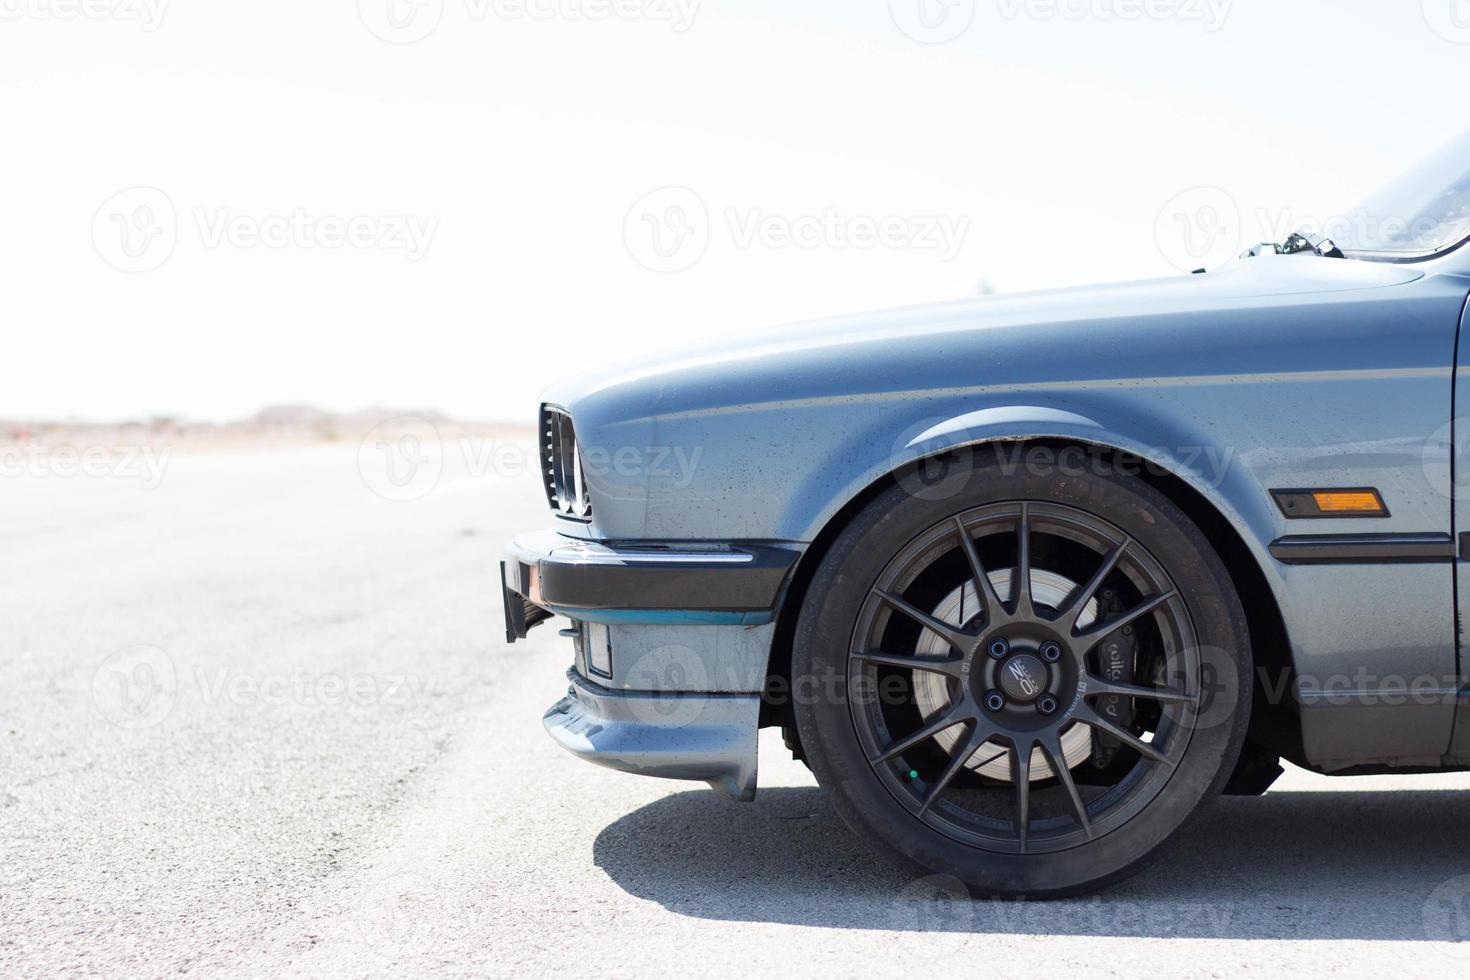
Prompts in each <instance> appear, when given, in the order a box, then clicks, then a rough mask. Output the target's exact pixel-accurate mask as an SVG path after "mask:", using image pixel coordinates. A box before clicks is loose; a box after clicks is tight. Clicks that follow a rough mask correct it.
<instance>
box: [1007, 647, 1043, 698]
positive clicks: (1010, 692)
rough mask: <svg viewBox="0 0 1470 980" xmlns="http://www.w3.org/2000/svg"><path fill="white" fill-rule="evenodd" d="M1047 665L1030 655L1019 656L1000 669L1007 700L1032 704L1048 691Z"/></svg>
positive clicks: (1012, 658)
mask: <svg viewBox="0 0 1470 980" xmlns="http://www.w3.org/2000/svg"><path fill="white" fill-rule="evenodd" d="M1046 684H1047V671H1046V664H1044V663H1042V662H1041V658H1040V657H1033V656H1032V655H1031V654H1029V653H1021V654H1017V655H1016V656H1014V657H1011V658H1010V659H1009V660H1007V661H1006V662H1005V663H1003V664H1001V667H1000V688H1001V690H1002V691H1004V692H1005V696H1006V699H1007V700H1009V701H1013V702H1016V703H1019V704H1030V703H1031V702H1033V701H1035V700H1036V699H1037V698H1039V697H1041V695H1042V694H1043V693H1044V692H1045V691H1046Z"/></svg>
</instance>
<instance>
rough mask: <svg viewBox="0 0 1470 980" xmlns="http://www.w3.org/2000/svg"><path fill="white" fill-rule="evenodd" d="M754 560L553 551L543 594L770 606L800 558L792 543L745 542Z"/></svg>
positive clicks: (551, 601) (589, 600)
mask: <svg viewBox="0 0 1470 980" xmlns="http://www.w3.org/2000/svg"><path fill="white" fill-rule="evenodd" d="M738 551H739V552H740V553H742V554H749V555H750V556H751V560H750V561H746V562H740V563H734V562H710V563H707V564H702V563H700V562H698V561H688V560H683V561H677V560H676V561H669V562H660V561H658V560H657V558H649V557H643V556H640V560H639V561H637V562H629V563H626V564H617V563H608V562H585V561H578V560H577V559H576V557H575V554H574V553H568V554H559V553H557V552H552V553H551V554H549V555H547V556H546V557H544V558H542V559H541V561H540V562H539V566H538V569H539V574H540V582H541V592H540V596H539V599H540V601H542V602H544V603H546V604H547V605H550V606H558V607H565V608H573V609H626V610H639V611H662V610H691V609H694V610H700V611H706V612H767V611H769V610H770V609H772V608H774V607H775V605H776V597H777V595H779V594H780V592H781V586H782V584H783V583H785V581H786V574H787V573H788V572H789V571H790V570H791V566H792V565H794V564H795V563H796V559H797V557H798V556H797V552H795V551H793V550H791V549H789V548H771V547H763V546H742V547H740V548H739V549H738Z"/></svg>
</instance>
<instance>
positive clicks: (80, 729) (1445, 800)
mask: <svg viewBox="0 0 1470 980" xmlns="http://www.w3.org/2000/svg"><path fill="white" fill-rule="evenodd" d="M467 448H469V447H466V446H464V445H456V444H454V443H452V442H451V443H450V444H449V445H447V446H446V450H445V454H444V467H443V471H442V473H438V474H437V478H436V479H433V480H419V481H418V482H414V481H409V482H408V483H407V484H405V485H399V484H398V483H394V482H393V481H392V480H388V481H387V482H385V480H384V475H383V474H382V473H380V472H375V471H374V469H373V467H374V466H375V465H377V463H375V462H374V459H373V456H372V453H371V452H366V453H364V454H362V455H360V453H359V450H358V447H356V446H342V447H332V448H325V449H296V450H289V451H275V452H263V451H262V452H255V453H239V454H233V455H220V454H214V455H211V454H196V455H182V454H179V455H176V456H175V457H174V458H172V459H170V460H169V461H168V463H167V467H166V470H165V471H164V473H163V477H162V480H161V482H158V484H157V486H145V485H144V483H145V482H147V481H146V480H143V479H139V478H138V477H136V476H130V475H128V474H126V473H122V472H118V473H113V474H112V475H109V476H63V475H59V474H46V473H40V474H34V475H24V476H17V475H10V476H7V477H5V479H4V480H3V481H0V548H3V552H0V553H3V556H4V560H3V561H0V976H40V975H54V974H61V973H75V974H105V975H137V976H159V977H161V976H180V975H199V976H208V977H216V976H231V975H240V976H260V975H266V976H323V975H335V976H362V975H399V974H402V973H404V972H407V973H409V975H413V974H417V973H421V972H428V971H433V972H436V973H443V974H446V975H487V974H488V975H497V976H507V975H545V974H553V973H555V974H560V975H564V976H565V975H580V976H619V977H632V976H639V977H644V976H689V975H701V974H705V973H710V974H729V975H735V974H739V975H742V976H748V975H772V976H778V975H779V976H788V975H791V974H793V973H795V974H798V975H803V976H828V975H832V976H852V975H859V974H861V975H868V976H875V975H886V974H888V973H889V972H891V971H893V970H894V969H899V970H902V971H903V975H907V976H919V975H936V976H949V975H961V974H964V975H969V976H974V975H976V974H977V973H978V974H979V975H983V976H987V977H1006V976H1039V977H1057V976H1080V977H1090V976H1138V975H1142V974H1143V973H1145V972H1147V973H1148V974H1150V975H1163V976H1217V975H1221V974H1230V973H1235V972H1237V971H1239V970H1242V969H1244V968H1247V967H1255V968H1256V969H1263V968H1269V969H1270V970H1272V971H1273V972H1279V973H1281V974H1291V975H1295V976H1308V975H1318V974H1344V975H1390V974H1392V975H1400V974H1407V975H1413V976H1422V975H1436V974H1438V975H1446V976H1464V975H1466V972H1467V971H1470V941H1466V942H1460V943H1456V942H1451V941H1448V940H1450V939H1451V938H1454V937H1458V938H1460V939H1464V940H1470V877H1466V876H1470V777H1466V776H1458V775H1456V776H1443V777H1438V776H1436V777H1424V776H1420V777H1404V778H1393V779H1387V778H1373V779H1358V780H1330V779H1325V778H1320V777H1314V776H1310V775H1307V774H1304V773H1291V774H1289V775H1288V777H1287V778H1286V779H1284V780H1282V781H1281V782H1280V783H1279V784H1278V786H1277V788H1276V789H1274V790H1273V791H1272V792H1271V793H1270V794H1269V795H1268V796H1266V797H1264V798H1262V799H1254V800H1225V801H1221V803H1220V804H1219V805H1217V806H1215V807H1214V809H1213V810H1212V811H1211V813H1210V814H1209V815H1208V817H1207V818H1205V819H1203V820H1201V821H1199V822H1197V823H1196V824H1195V825H1194V826H1193V827H1192V828H1191V829H1190V830H1189V832H1188V833H1187V834H1186V835H1185V836H1184V839H1182V840H1181V841H1179V843H1178V846H1177V847H1176V848H1175V850H1174V852H1173V856H1172V857H1171V858H1170V859H1168V860H1166V861H1165V862H1163V863H1162V864H1160V865H1158V866H1157V867H1155V868H1154V869H1153V870H1151V871H1149V872H1147V873H1146V874H1144V875H1143V876H1141V877H1139V878H1136V879H1134V880H1133V881H1130V882H1129V883H1127V884H1126V885H1124V886H1122V887H1119V888H1117V889H1114V890H1112V891H1110V892H1108V893H1106V894H1105V895H1103V896H1099V897H1096V898H1090V899H1082V900H1077V901H1070V902H1052V903H1033V904H1017V903H1010V902H1005V903H989V902H978V903H977V902H970V901H965V900H961V899H960V897H958V896H956V895H955V894H954V888H953V886H952V885H951V884H950V883H947V882H944V881H935V880H920V881H914V880H912V879H910V878H909V877H907V876H905V875H903V874H901V873H898V872H895V871H893V870H891V869H890V868H888V867H887V866H886V865H885V864H883V863H881V862H880V861H878V860H877V859H876V858H875V857H874V856H873V855H872V854H871V853H869V852H868V851H867V850H866V849H865V848H864V847H863V846H862V845H861V844H859V843H857V842H856V841H854V840H853V839H852V838H850V837H849V836H848V834H847V833H846V832H845V830H844V829H843V828H842V827H841V826H840V825H839V824H838V823H837V822H836V821H835V820H834V818H833V816H832V815H831V813H830V812H829V810H828V808H827V807H826V805H825V804H824V802H823V799H822V796H821V794H820V793H819V791H818V790H817V789H816V787H815V785H814V784H813V782H812V780H811V778H810V777H809V776H808V775H807V773H806V772H805V770H804V769H802V768H801V767H800V766H799V765H797V764H795V763H793V762H791V760H790V759H789V758H788V757H786V756H785V753H784V751H783V750H782V748H781V743H780V739H779V737H776V736H775V735H774V733H765V734H764V735H763V740H762V745H761V749H762V766H763V768H762V774H761V776H762V778H761V786H762V788H761V793H760V796H759V799H758V800H757V801H756V802H755V803H753V804H748V805H742V804H737V803H732V802H728V801H725V800H722V799H718V798H716V797H715V796H714V795H713V794H711V793H710V792H709V791H708V790H706V789H704V788H702V787H695V786H692V785H686V784H679V783H672V782H661V781H655V780H647V779H640V778H638V777H633V776H625V775H621V774H618V773H613V772H608V771H604V770H601V769H598V768H595V767H592V766H587V765H585V764H582V763H579V762H577V761H576V760H574V759H572V758H571V757H569V756H566V755H564V754H563V753H562V752H561V751H560V750H558V749H557V748H556V747H555V746H554V745H553V744H552V743H551V741H550V740H549V739H548V738H547V737H546V736H545V735H544V734H543V732H542V730H541V721H540V719H541V713H542V711H543V710H544V709H545V708H546V707H547V706H548V705H549V704H550V703H551V702H553V701H554V700H555V699H556V698H557V697H558V696H559V695H560V693H561V691H562V690H563V689H564V686H565V684H564V680H563V672H564V671H565V669H566V666H567V663H568V659H569V648H568V647H567V646H566V642H567V641H564V640H561V639H560V638H558V637H557V636H556V634H555V629H554V627H543V628H541V629H539V630H538V631H537V632H536V634H535V635H534V638H533V639H532V640H531V641H530V642H528V643H524V644H517V645H516V646H515V647H513V648H512V647H507V646H506V645H505V643H504V642H503V640H502V638H501V636H502V634H501V626H500V610H499V604H498V596H497V593H496V587H495V578H494V568H495V565H494V562H495V561H496V559H497V555H498V551H499V546H500V544H501V542H502V541H503V540H504V539H505V538H506V537H507V536H509V535H511V534H513V533H514V532H516V531H518V530H522V529H526V528H531V527H536V526H540V525H541V524H543V523H544V522H545V520H546V515H545V508H544V502H543V500H542V499H541V498H540V497H539V496H538V490H537V487H536V485H535V482H534V478H533V477H530V476H527V475H524V473H521V472H520V469H521V467H520V466H518V465H516V459H517V453H516V451H514V450H507V451H505V452H503V453H500V454H499V458H498V459H496V460H495V461H494V462H492V463H491V464H490V465H489V466H488V467H487V465H486V464H487V461H490V460H491V458H492V457H491V454H488V453H486V452H484V451H483V449H484V448H485V447H478V448H472V449H471V450H470V451H465V450H466V449H467ZM360 464H362V465H360ZM431 475H433V474H431ZM395 497H397V498H402V497H413V498H414V499H389V498H395Z"/></svg>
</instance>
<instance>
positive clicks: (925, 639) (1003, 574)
mask: <svg viewBox="0 0 1470 980" xmlns="http://www.w3.org/2000/svg"><path fill="white" fill-rule="evenodd" d="M989 578H990V584H991V585H992V586H993V587H994V588H995V592H996V594H997V595H998V596H1000V599H1001V601H1002V602H1009V601H1010V598H1011V585H1012V581H1013V571H1012V569H1009V568H1003V569H997V570H996V571H993V572H991V573H990V575H989ZM1076 588H1077V583H1076V582H1073V581H1072V580H1071V579H1069V578H1067V577H1066V576H1064V575H1058V574H1057V573H1056V572H1049V571H1046V570H1045V569H1039V568H1034V569H1032V570H1031V595H1032V597H1033V599H1034V601H1035V603H1036V605H1037V606H1045V607H1049V608H1051V609H1059V608H1061V606H1062V604H1063V603H1064V602H1065V601H1066V599H1067V596H1069V595H1071V594H1072V592H1073V590H1075V589H1076ZM981 609H982V606H981V604H980V600H979V599H978V598H977V597H976V595H975V585H974V583H972V582H966V583H965V584H964V585H963V586H961V587H959V588H957V589H955V590H954V591H952V592H950V593H949V595H947V596H945V597H944V598H943V599H942V600H940V602H939V605H937V606H935V607H934V609H933V610H931V612H932V613H933V614H934V615H935V616H936V617H938V618H939V619H942V620H944V621H945V622H946V623H953V624H955V625H956V626H963V625H965V624H966V623H967V622H968V621H969V620H971V619H974V618H975V617H976V616H978V615H980V612H981ZM1096 620H1097V600H1096V599H1095V598H1094V599H1092V600H1089V601H1088V603H1087V605H1086V606H1085V607H1083V610H1082V615H1081V616H1080V617H1078V619H1077V627H1078V628H1079V629H1085V628H1086V627H1088V626H1090V625H1091V624H1092V623H1093V622H1095V621H1096ZM914 652H915V653H916V654H918V655H919V656H921V657H924V656H927V657H944V656H947V655H949V654H950V652H951V651H950V648H949V644H948V643H946V642H945V641H944V640H943V639H941V638H940V637H939V636H938V635H936V634H934V633H932V632H930V631H929V630H924V631H923V633H922V635H920V637H919V642H918V644H917V646H916V647H915V649H914ZM914 697H915V700H916V701H917V702H918V707H919V712H920V714H922V715H923V716H924V720H925V721H932V720H933V719H935V718H936V717H937V716H939V715H941V714H943V713H944V712H945V711H946V710H948V708H949V705H950V697H949V687H948V684H947V682H946V680H945V678H944V677H943V676H942V675H940V674H932V673H929V672H928V671H915V672H914ZM959 740H960V731H959V727H958V726H957V727H956V728H949V729H947V730H945V731H943V732H940V733H939V734H938V735H935V736H934V741H935V742H937V743H939V746H940V748H942V749H944V751H945V752H948V753H950V754H953V753H954V751H955V746H956V745H957V744H958V743H959ZM1091 755H1092V731H1091V729H1089V728H1088V727H1087V726H1086V725H1077V724H1074V725H1072V726H1071V727H1070V728H1068V729H1067V730H1066V731H1064V732H1063V733H1062V757H1063V758H1064V759H1065V760H1066V763H1067V768H1068V769H1075V768H1077V767H1078V766H1079V765H1081V764H1082V763H1084V762H1086V761H1087V759H1088V757H1089V756H1091ZM965 766H966V768H968V769H970V770H971V771H973V772H975V773H978V774H979V775H981V776H985V777H986V778H989V779H996V780H1000V781H1002V782H1010V781H1011V758H1010V749H1009V747H1007V746H1006V745H1004V744H1003V743H1000V742H994V741H991V742H986V743H985V744H984V745H982V746H981V747H980V748H979V749H978V750H977V751H976V752H975V753H974V754H973V755H971V756H970V759H969V761H968V762H966V763H965ZM1052 776H1053V773H1052V771H1051V765H1050V764H1049V763H1048V762H1047V759H1046V755H1045V753H1043V752H1042V751H1041V750H1040V749H1039V748H1038V749H1035V750H1033V751H1032V753H1031V781H1032V782H1033V783H1034V782H1038V781H1040V780H1043V779H1050V778H1052Z"/></svg>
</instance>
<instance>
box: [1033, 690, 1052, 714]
mask: <svg viewBox="0 0 1470 980" xmlns="http://www.w3.org/2000/svg"><path fill="white" fill-rule="evenodd" d="M1036 710H1037V711H1039V712H1041V713H1042V714H1044V715H1054V714H1056V713H1057V699H1056V698H1054V697H1052V696H1051V695H1050V694H1043V695H1042V696H1041V698H1040V700H1038V701H1037V702H1036Z"/></svg>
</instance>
